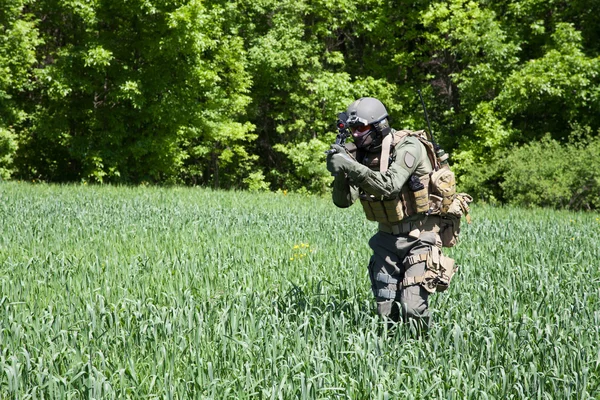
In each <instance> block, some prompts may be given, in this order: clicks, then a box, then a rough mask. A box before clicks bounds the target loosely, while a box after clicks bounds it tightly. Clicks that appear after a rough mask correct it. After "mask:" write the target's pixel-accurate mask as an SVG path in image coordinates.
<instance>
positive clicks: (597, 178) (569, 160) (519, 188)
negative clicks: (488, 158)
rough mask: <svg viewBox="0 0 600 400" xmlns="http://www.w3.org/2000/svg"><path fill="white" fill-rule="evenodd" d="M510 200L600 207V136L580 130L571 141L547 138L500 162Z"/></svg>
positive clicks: (522, 202) (562, 205) (503, 185)
mask: <svg viewBox="0 0 600 400" xmlns="http://www.w3.org/2000/svg"><path fill="white" fill-rule="evenodd" d="M498 164H499V167H500V170H501V171H502V173H501V175H502V178H503V179H502V181H503V182H502V183H500V187H501V189H502V191H503V197H504V198H505V200H506V201H507V202H508V203H512V204H515V205H521V206H523V205H525V206H531V205H537V206H548V207H557V208H569V209H575V210H581V209H588V210H589V209H599V208H600V137H595V138H592V137H591V136H590V135H589V132H588V133H587V134H586V135H585V136H581V135H579V134H578V133H577V130H576V132H575V133H574V134H573V136H572V139H571V141H570V142H569V143H568V144H561V143H560V142H558V141H556V140H554V139H551V138H550V137H549V136H546V137H544V138H543V139H542V140H541V141H537V142H531V143H529V144H526V145H524V146H522V147H518V148H514V149H513V150H512V151H511V152H510V153H509V154H508V155H507V156H506V157H505V158H503V159H502V160H501V161H498Z"/></svg>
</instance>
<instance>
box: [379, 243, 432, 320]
mask: <svg viewBox="0 0 600 400" xmlns="http://www.w3.org/2000/svg"><path fill="white" fill-rule="evenodd" d="M439 245H441V243H440V242H439V239H438V237H437V235H436V233H434V232H422V233H421V234H420V235H419V237H418V238H414V237H410V236H408V235H400V236H395V235H392V234H389V233H385V232H382V231H379V232H377V233H376V234H375V235H374V236H373V237H372V238H371V240H369V246H371V248H372V249H373V256H372V257H371V261H370V263H369V277H370V279H371V287H372V289H373V295H374V296H375V301H376V302H377V313H378V314H380V315H382V316H385V317H387V318H389V319H391V320H393V321H395V322H397V321H399V320H400V317H401V316H402V320H403V321H404V322H409V321H410V320H411V319H412V320H417V322H419V324H425V325H426V326H427V325H428V324H429V319H430V312H429V308H428V297H429V294H430V292H429V291H427V290H426V289H425V288H424V287H423V285H421V284H414V282H413V283H412V284H410V283H407V282H409V281H410V280H411V277H422V276H423V275H424V274H425V270H426V266H427V262H426V261H425V260H424V258H425V257H424V255H426V254H428V253H430V252H432V251H436V252H441V250H440V247H438V246H439ZM420 255H423V256H420Z"/></svg>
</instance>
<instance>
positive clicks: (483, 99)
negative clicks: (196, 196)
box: [0, 0, 600, 209]
mask: <svg viewBox="0 0 600 400" xmlns="http://www.w3.org/2000/svg"><path fill="white" fill-rule="evenodd" d="M419 89H420V90H422V92H423V95H424V97H425V102H426V104H427V107H428V111H429V116H430V119H431V124H432V128H433V132H434V134H435V137H436V140H437V142H438V143H439V144H440V145H441V146H442V147H443V148H444V149H445V150H446V151H447V152H449V153H451V160H452V163H453V165H454V168H455V170H456V171H457V174H458V179H459V186H460V189H461V190H463V191H467V192H469V193H472V194H473V195H474V196H475V197H476V199H479V200H484V201H487V202H507V203H514V204H521V205H542V206H553V207H569V208H573V209H598V208H600V3H599V2H598V1H597V0H569V1H566V0H564V1H558V0H494V1H491V0H487V1H486V0H472V1H467V0H445V1H419V0H413V1H406V0H399V1H398V0H397V1H385V0H339V1H332V0H231V1H224V0H222V1H218V0H207V1H199V0H127V1H123V0H1V6H0V177H1V178H2V179H20V180H35V181H40V180H41V181H46V182H90V183H118V184H141V183H152V184H172V183H176V184H189V185H202V186H210V187H214V188H227V189H229V188H236V189H237V188H241V189H250V190H286V191H296V192H307V193H325V192H327V190H328V185H329V183H330V182H331V179H332V178H331V176H330V175H329V173H328V172H327V170H326V169H325V162H324V161H325V155H324V150H326V149H327V148H328V147H329V144H330V143H332V142H333V140H334V138H335V134H336V129H335V122H336V114H337V113H338V112H340V111H343V110H344V109H345V107H346V106H347V105H348V104H349V103H350V102H351V101H352V100H354V99H355V98H358V97H362V96H372V97H377V98H379V99H380V100H382V101H383V103H384V104H385V105H386V106H387V108H388V110H389V112H390V114H391V117H392V126H393V127H395V128H396V129H405V128H406V129H423V128H425V127H426V122H425V119H424V116H423V111H422V108H421V104H420V101H419V97H418V95H417V90H419Z"/></svg>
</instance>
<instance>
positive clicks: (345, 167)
mask: <svg viewBox="0 0 600 400" xmlns="http://www.w3.org/2000/svg"><path fill="white" fill-rule="evenodd" d="M333 146H336V145H333ZM333 146H331V147H332V148H334V147H333ZM336 147H340V148H341V149H342V151H341V152H339V153H334V154H330V155H328V156H327V170H328V171H329V172H331V175H333V176H337V175H338V174H340V173H343V174H345V173H347V172H349V171H351V170H353V169H354V166H355V164H357V162H356V161H355V160H353V159H352V157H350V156H349V155H348V153H346V151H345V150H344V149H343V148H342V147H341V146H336Z"/></svg>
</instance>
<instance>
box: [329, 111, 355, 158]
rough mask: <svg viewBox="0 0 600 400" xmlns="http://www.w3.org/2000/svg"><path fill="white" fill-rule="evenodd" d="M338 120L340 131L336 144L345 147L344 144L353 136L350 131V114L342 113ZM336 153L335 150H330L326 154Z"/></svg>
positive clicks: (337, 124) (337, 125)
mask: <svg viewBox="0 0 600 400" xmlns="http://www.w3.org/2000/svg"><path fill="white" fill-rule="evenodd" d="M337 117H338V120H337V123H336V127H337V130H338V134H337V136H336V137H335V144H337V145H340V146H342V147H344V143H346V139H348V138H349V137H350V136H352V133H350V131H349V130H348V124H347V122H348V114H346V113H345V112H341V113H339V114H338V115H337ZM334 153H336V150H335V149H329V150H327V151H326V152H325V154H334Z"/></svg>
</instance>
